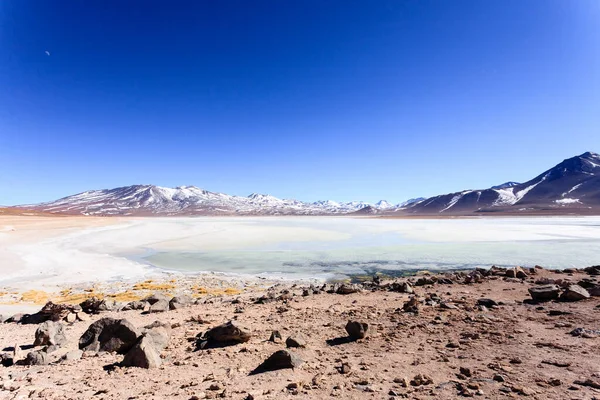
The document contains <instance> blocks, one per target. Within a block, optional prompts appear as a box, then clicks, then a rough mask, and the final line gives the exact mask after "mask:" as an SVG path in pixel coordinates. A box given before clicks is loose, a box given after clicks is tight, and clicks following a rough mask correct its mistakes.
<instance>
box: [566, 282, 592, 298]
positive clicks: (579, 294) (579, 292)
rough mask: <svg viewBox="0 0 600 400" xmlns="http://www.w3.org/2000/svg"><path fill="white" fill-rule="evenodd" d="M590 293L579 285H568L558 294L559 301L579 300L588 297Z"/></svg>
mask: <svg viewBox="0 0 600 400" xmlns="http://www.w3.org/2000/svg"><path fill="white" fill-rule="evenodd" d="M589 298H590V294H589V292H588V291H587V290H585V289H584V288H582V287H581V286H579V285H569V286H567V288H566V289H565V291H564V292H563V293H562V294H561V295H560V298H559V300H560V301H580V300H585V299H589Z"/></svg>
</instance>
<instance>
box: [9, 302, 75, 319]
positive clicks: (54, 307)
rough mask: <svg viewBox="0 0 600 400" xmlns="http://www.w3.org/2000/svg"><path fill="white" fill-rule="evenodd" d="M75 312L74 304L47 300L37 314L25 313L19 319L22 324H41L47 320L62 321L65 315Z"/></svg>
mask: <svg viewBox="0 0 600 400" xmlns="http://www.w3.org/2000/svg"><path fill="white" fill-rule="evenodd" d="M72 312H74V306H72V305H69V304H54V303H53V302H51V301H49V302H47V303H46V304H45V305H44V307H42V309H41V310H40V311H38V312H36V313H35V314H25V315H23V316H22V317H21V318H20V320H19V321H15V322H20V323H22V324H41V323H42V322H45V321H61V320H63V319H65V317H66V316H67V315H68V314H70V313H72Z"/></svg>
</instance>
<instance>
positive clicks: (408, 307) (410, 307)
mask: <svg viewBox="0 0 600 400" xmlns="http://www.w3.org/2000/svg"><path fill="white" fill-rule="evenodd" d="M402 309H403V310H404V312H411V313H415V314H418V313H419V300H417V297H416V296H413V297H411V298H410V299H409V300H408V301H407V302H405V303H404V305H403V306H402Z"/></svg>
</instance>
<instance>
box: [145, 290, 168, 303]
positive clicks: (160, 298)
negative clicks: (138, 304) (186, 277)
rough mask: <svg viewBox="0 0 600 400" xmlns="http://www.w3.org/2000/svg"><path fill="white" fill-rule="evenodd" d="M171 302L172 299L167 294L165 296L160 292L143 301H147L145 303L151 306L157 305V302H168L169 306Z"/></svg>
mask: <svg viewBox="0 0 600 400" xmlns="http://www.w3.org/2000/svg"><path fill="white" fill-rule="evenodd" d="M170 300H171V298H170V297H169V296H167V295H166V294H164V293H160V292H158V293H154V294H152V295H150V296H148V297H146V298H145V299H144V300H142V301H145V302H147V303H150V305H153V304H154V303H157V302H159V301H166V302H167V304H168V303H169V301H170Z"/></svg>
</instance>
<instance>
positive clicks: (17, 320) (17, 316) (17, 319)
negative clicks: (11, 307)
mask: <svg viewBox="0 0 600 400" xmlns="http://www.w3.org/2000/svg"><path fill="white" fill-rule="evenodd" d="M27 315H28V314H23V313H18V314H14V315H12V316H10V317H8V318H7V319H6V320H4V322H5V323H7V324H8V323H10V322H14V323H20V322H21V320H22V319H23V318H25V317H26V316H27Z"/></svg>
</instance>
